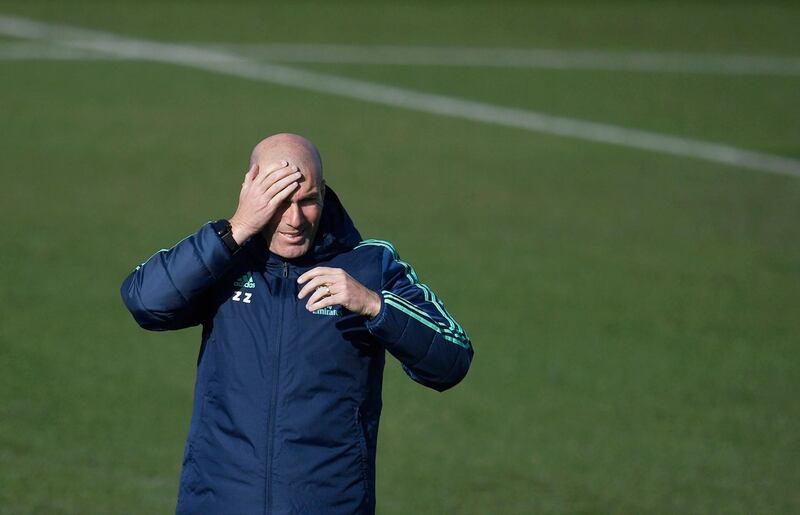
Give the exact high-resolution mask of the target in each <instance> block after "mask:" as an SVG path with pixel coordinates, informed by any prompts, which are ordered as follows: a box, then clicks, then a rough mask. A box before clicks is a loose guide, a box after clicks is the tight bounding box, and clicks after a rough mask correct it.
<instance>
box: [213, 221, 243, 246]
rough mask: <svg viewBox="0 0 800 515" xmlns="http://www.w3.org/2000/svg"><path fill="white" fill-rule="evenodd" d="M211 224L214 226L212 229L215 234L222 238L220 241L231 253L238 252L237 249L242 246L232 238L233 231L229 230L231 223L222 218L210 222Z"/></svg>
mask: <svg viewBox="0 0 800 515" xmlns="http://www.w3.org/2000/svg"><path fill="white" fill-rule="evenodd" d="M211 226H212V227H213V228H214V231H215V232H216V233H217V236H219V238H220V239H221V240H222V243H224V244H225V246H226V247H228V250H230V251H231V254H236V253H237V252H239V249H241V248H242V247H241V246H240V245H239V244H238V243H236V240H235V239H233V231H231V223H230V222H229V221H227V220H225V219H224V218H223V219H221V220H217V221H216V222H212V223H211Z"/></svg>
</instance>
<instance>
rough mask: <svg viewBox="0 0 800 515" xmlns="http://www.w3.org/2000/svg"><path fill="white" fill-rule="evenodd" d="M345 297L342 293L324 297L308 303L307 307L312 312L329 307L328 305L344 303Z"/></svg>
mask: <svg viewBox="0 0 800 515" xmlns="http://www.w3.org/2000/svg"><path fill="white" fill-rule="evenodd" d="M343 302H344V299H343V296H342V294H341V293H338V294H336V295H330V296H328V297H323V298H322V299H320V300H319V301H318V302H315V303H313V304H306V309H307V310H309V311H311V312H312V313H313V312H314V311H316V310H318V309H322V308H327V307H328V306H335V305H336V304H343Z"/></svg>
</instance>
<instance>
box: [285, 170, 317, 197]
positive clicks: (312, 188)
mask: <svg viewBox="0 0 800 515" xmlns="http://www.w3.org/2000/svg"><path fill="white" fill-rule="evenodd" d="M300 173H302V174H303V176H302V177H301V178H300V187H299V188H297V191H295V192H294V194H293V195H292V197H291V199H292V201H298V200H301V199H305V198H309V197H317V198H319V197H320V196H321V193H322V188H321V187H320V185H319V184H318V182H317V181H315V180H314V176H313V175H312V176H311V177H309V175H311V174H308V173H304V172H303V171H302V170H301V171H300Z"/></svg>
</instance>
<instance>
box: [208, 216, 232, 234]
mask: <svg viewBox="0 0 800 515" xmlns="http://www.w3.org/2000/svg"><path fill="white" fill-rule="evenodd" d="M212 225H213V226H214V229H216V231H217V236H222V235H223V234H225V233H228V232H231V224H230V222H228V221H227V220H225V219H222V220H217V221H216V222H214V223H213V224H212Z"/></svg>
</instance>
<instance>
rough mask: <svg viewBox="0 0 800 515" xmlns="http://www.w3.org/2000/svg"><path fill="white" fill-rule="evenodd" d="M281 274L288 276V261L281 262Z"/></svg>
mask: <svg viewBox="0 0 800 515" xmlns="http://www.w3.org/2000/svg"><path fill="white" fill-rule="evenodd" d="M283 276H284V277H289V263H287V262H286V261H284V262H283Z"/></svg>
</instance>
